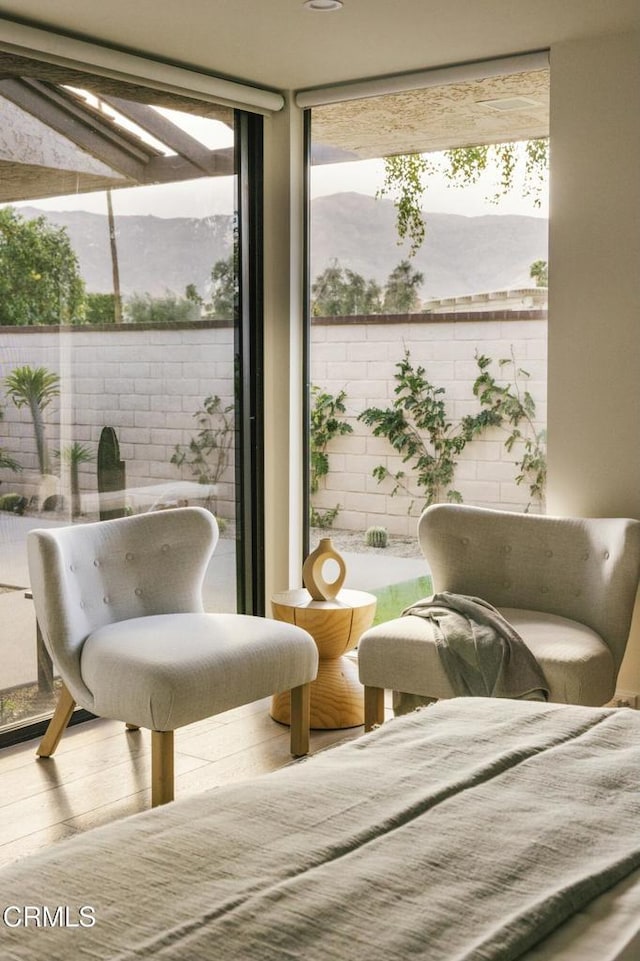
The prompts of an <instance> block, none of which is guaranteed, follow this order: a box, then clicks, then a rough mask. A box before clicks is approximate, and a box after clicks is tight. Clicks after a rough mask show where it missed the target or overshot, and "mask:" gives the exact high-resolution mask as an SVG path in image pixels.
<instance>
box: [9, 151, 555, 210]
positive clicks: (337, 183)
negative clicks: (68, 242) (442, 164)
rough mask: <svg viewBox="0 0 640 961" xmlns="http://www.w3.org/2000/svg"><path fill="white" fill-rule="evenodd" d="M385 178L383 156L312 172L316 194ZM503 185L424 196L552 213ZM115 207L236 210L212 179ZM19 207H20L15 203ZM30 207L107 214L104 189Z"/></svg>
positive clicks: (440, 205) (490, 177) (229, 182)
mask: <svg viewBox="0 0 640 961" xmlns="http://www.w3.org/2000/svg"><path fill="white" fill-rule="evenodd" d="M383 181H384V169H383V162H382V161H381V160H363V161H359V162H357V163H341V164H327V165H324V166H322V167H314V168H313V170H312V175H311V196H312V198H315V197H322V196H326V195H328V194H335V193H341V192H345V191H355V192H357V193H362V194H368V195H370V196H375V195H376V192H377V191H378V190H379V189H380V187H381V186H382V184H383ZM497 186H498V177H497V174H496V173H495V172H494V173H493V174H491V173H488V174H487V175H486V176H484V177H483V178H482V180H481V181H480V182H479V183H478V184H477V185H475V186H467V187H465V188H464V189H463V188H460V187H453V186H451V185H449V184H448V183H447V182H446V181H445V179H444V177H436V178H431V179H430V181H429V186H428V188H427V190H426V193H425V196H424V209H425V210H427V211H429V212H430V213H453V214H461V215H463V216H467V217H473V216H481V215H484V214H522V215H525V216H531V217H546V216H548V207H547V204H546V202H545V203H543V205H542V206H541V207H539V208H538V207H535V206H534V205H533V203H532V201H531V199H530V198H526V197H523V196H522V192H521V190H519V189H516V190H514V191H512V192H511V193H510V194H509V195H508V196H507V197H504V198H501V200H500V202H499V203H493V202H491V198H492V197H493V196H494V195H495V193H496V190H497ZM112 197H113V204H114V211H115V214H116V216H118V215H120V216H123V215H127V214H129V215H131V214H137V215H153V216H156V217H207V216H210V215H213V214H229V213H231V212H232V210H233V197H234V189H233V178H231V177H208V178H204V179H202V180H195V181H184V182H182V183H178V184H171V185H165V184H161V185H157V186H146V187H131V188H127V189H124V190H115V191H113V194H112ZM16 206H18V205H16ZM28 206H36V207H39V208H41V209H43V210H88V211H91V212H93V213H101V214H104V213H105V212H106V200H105V194H104V193H102V192H101V193H95V194H78V195H75V196H71V197H55V198H52V199H48V200H31V201H29V202H28Z"/></svg>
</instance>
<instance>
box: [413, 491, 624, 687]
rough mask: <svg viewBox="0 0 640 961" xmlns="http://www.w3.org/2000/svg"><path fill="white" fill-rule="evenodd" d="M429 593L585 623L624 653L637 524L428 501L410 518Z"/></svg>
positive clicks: (617, 655) (620, 655)
mask: <svg viewBox="0 0 640 961" xmlns="http://www.w3.org/2000/svg"><path fill="white" fill-rule="evenodd" d="M418 539H419V542H420V547H421V549H422V552H423V554H424V556H425V558H426V559H427V562H428V564H429V567H430V568H431V573H432V575H433V584H434V590H435V591H437V592H440V591H451V592H452V593H456V594H469V595H472V596H475V597H481V598H483V599H484V600H486V601H489V603H491V604H493V605H494V607H498V608H519V609H524V610H532V611H542V612H544V613H548V614H557V615H559V616H561V617H567V618H570V619H571V620H574V621H579V622H580V623H582V624H586V625H587V627H590V628H592V629H593V630H594V631H596V633H597V634H599V635H600V636H601V637H602V639H603V640H604V641H605V642H606V644H607V645H608V646H609V648H610V650H611V652H612V654H613V657H614V660H615V662H616V668H619V667H620V663H621V661H622V658H623V656H624V651H625V646H626V643H627V638H628V634H629V626H630V623H631V616H632V613H633V608H634V602H635V597H636V591H637V587H638V580H639V578H640V522H639V521H636V520H628V519H624V518H569V517H547V516H543V515H538V514H517V513H509V512H506V511H497V510H488V509H486V508H480V507H468V506H466V505H458V504H434V505H433V506H431V507H428V508H427V509H426V510H425V511H424V513H423V514H422V516H421V518H420V520H419V521H418Z"/></svg>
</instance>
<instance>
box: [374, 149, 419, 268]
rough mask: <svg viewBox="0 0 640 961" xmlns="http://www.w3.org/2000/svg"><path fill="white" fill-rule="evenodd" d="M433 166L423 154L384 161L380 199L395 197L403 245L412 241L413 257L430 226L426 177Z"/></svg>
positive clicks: (399, 233) (399, 232)
mask: <svg viewBox="0 0 640 961" xmlns="http://www.w3.org/2000/svg"><path fill="white" fill-rule="evenodd" d="M431 169H432V164H431V163H430V161H428V160H427V158H426V157H425V156H423V155H422V154H415V153H414V154H404V155H402V156H398V157H385V158H384V183H383V185H382V187H381V188H380V190H379V191H378V193H377V195H376V196H378V197H384V196H386V195H387V194H391V195H392V197H393V198H394V204H395V208H396V214H397V220H396V230H397V232H398V238H399V242H400V241H402V240H406V239H409V240H410V241H411V248H410V254H409V256H411V257H412V256H413V255H414V254H415V253H417V251H418V250H419V249H420V247H421V246H422V244H423V243H424V238H425V235H426V224H425V221H424V218H423V216H422V196H423V194H424V186H423V179H422V178H423V176H424V175H425V174H427V173H428V172H429V171H430V170H431Z"/></svg>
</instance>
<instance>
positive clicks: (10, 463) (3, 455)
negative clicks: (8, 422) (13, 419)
mask: <svg viewBox="0 0 640 961" xmlns="http://www.w3.org/2000/svg"><path fill="white" fill-rule="evenodd" d="M3 417H4V411H3V410H2V407H0V420H2V419H3ZM0 467H4V468H5V469H6V470H13V471H16V473H19V472H20V471H21V470H22V465H21V464H19V463H18V461H17V460H15V459H14V458H13V457H11V455H10V454H7V452H6V450H4V448H2V447H0Z"/></svg>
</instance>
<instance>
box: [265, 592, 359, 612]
mask: <svg viewBox="0 0 640 961" xmlns="http://www.w3.org/2000/svg"><path fill="white" fill-rule="evenodd" d="M271 601H272V603H273V604H280V605H281V606H282V607H311V608H314V607H315V608H320V609H324V610H337V611H340V610H352V609H353V608H355V607H367V606H368V605H370V604H375V603H376V597H375V595H374V594H368V593H367V592H366V591H351V590H345V589H344V588H343V589H342V590H341V591H339V593H338V594H337V596H336V597H334V598H333V599H332V600H330V601H314V600H313V598H312V597H311V595H310V594H309V591H308V590H307V589H306V587H300V588H295V589H294V590H291V591H280V593H278V594H274V595H273V597H272V598H271Z"/></svg>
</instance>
